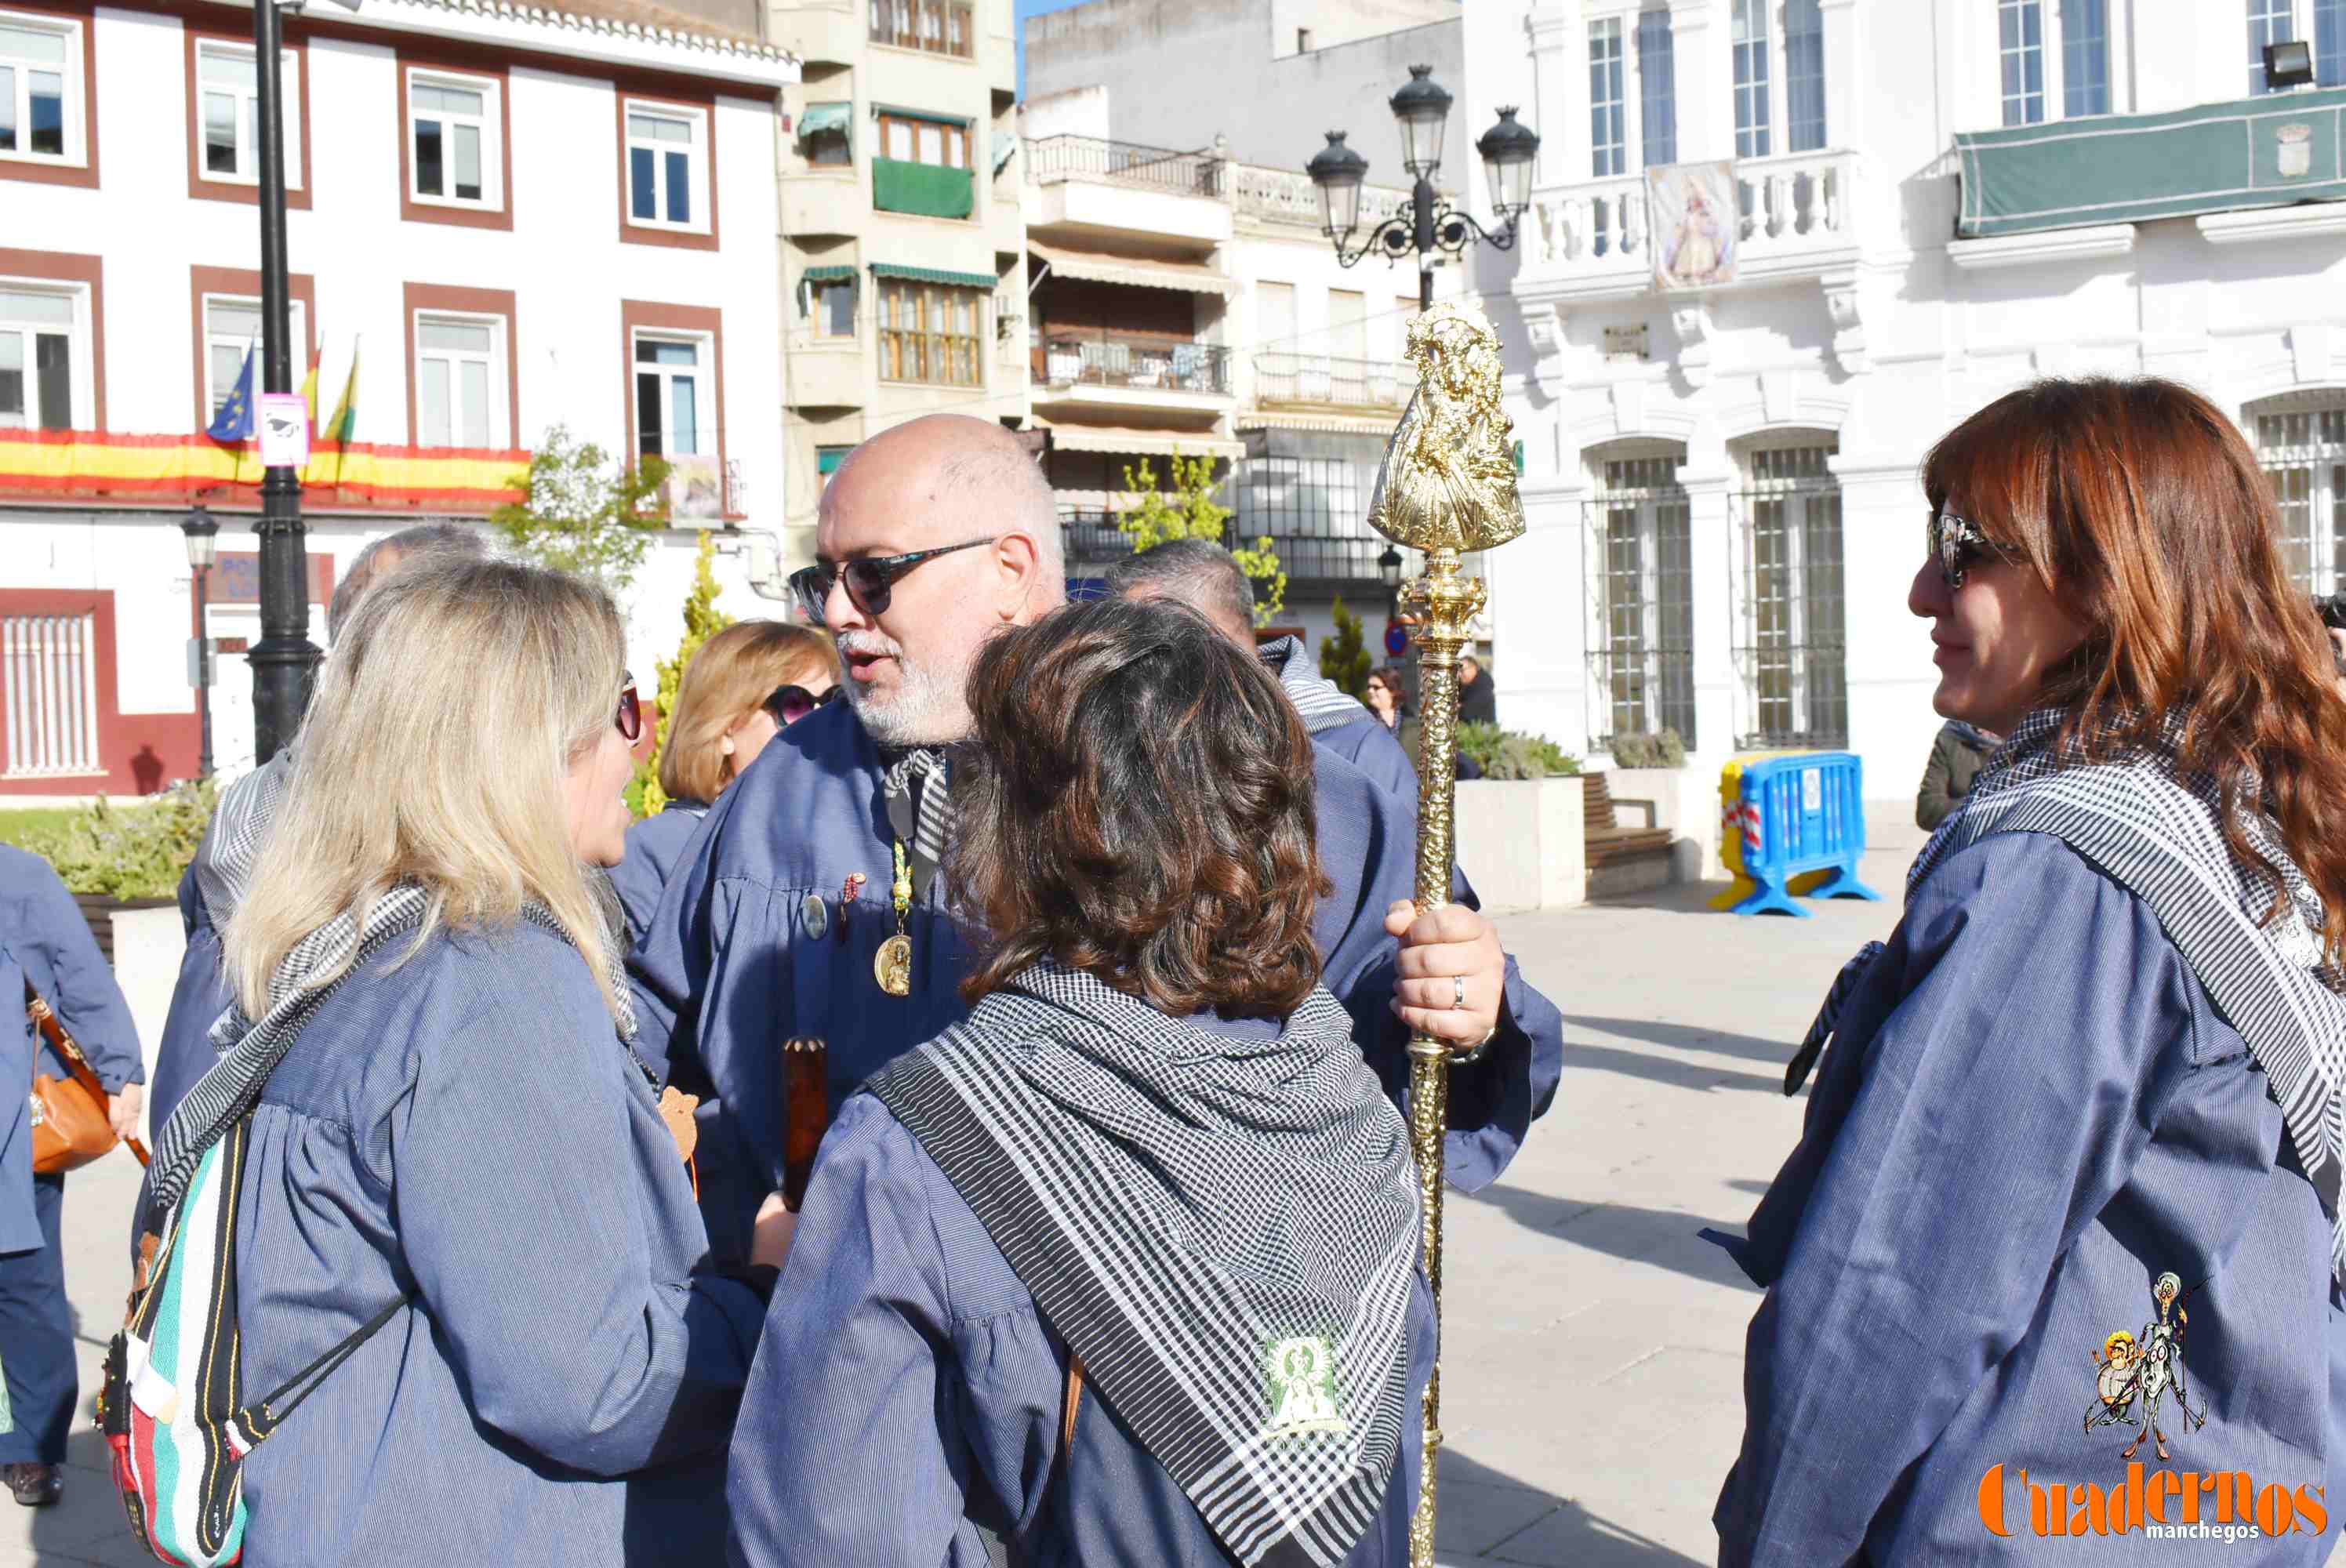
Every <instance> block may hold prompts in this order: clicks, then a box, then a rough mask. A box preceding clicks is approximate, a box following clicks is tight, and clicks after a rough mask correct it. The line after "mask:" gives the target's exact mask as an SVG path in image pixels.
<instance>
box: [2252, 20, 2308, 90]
mask: <svg viewBox="0 0 2346 1568" xmlns="http://www.w3.org/2000/svg"><path fill="white" fill-rule="evenodd" d="M2294 9H2295V7H2294V6H2293V5H2292V4H2291V0H2249V93H2250V94H2251V95H2255V94H2259V93H2269V92H2270V91H2272V89H2271V88H2270V87H2267V86H2266V85H2265V46H2266V45H2268V44H2293V43H2295V42H2296V41H2297V18H2296V17H2295V16H2294V15H2292V14H2291V13H2292V12H2293V10H2294Z"/></svg>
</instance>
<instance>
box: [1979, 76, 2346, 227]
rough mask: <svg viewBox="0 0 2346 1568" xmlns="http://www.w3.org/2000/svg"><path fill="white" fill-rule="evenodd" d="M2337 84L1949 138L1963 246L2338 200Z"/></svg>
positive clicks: (2343, 93) (2344, 141) (2342, 192)
mask: <svg viewBox="0 0 2346 1568" xmlns="http://www.w3.org/2000/svg"><path fill="white" fill-rule="evenodd" d="M2341 122H2346V88H2341V87H2331V88H2326V89H2323V90H2321V91H2316V92H2296V93H2280V94H2275V95H2273V96H2271V97H2258V98H2241V99H2239V100H2237V101H2234V102H2230V103H2220V104H2201V105H2199V106H2198V107H2194V108H2188V109H2170V110H2168V111H2166V112H2164V113H2160V114H2155V115H2096V116H2094V117H2091V118H2087V119H2077V120H2065V121H2061V122H2059V123H2057V124H2051V125H2033V126H2007V127H2004V128H2002V129H2000V130H1988V131H1968V132H1964V133H1963V134H1961V135H1958V136H1957V137H1955V156H1956V158H1957V159H1958V160H1959V162H1960V165H1961V170H1962V183H1963V206H1962V209H1961V211H1960V212H1959V213H1958V215H1957V217H1956V220H1955V233H1956V235H1957V237H1958V238H1961V239H1988V238H1992V237H1994V236H1996V235H2001V234H2034V233H2038V232H2041V231H2043V230H2045V229H2074V228H2077V227H2080V226H2083V225H2086V224H2092V223H2133V222H2137V221H2140V220H2141V219H2149V218H2186V217H2190V216H2192V215H2194V214H2197V213H2203V212H2234V211H2239V210H2242V209H2249V208H2257V207H2286V206H2289V205H2291V204H2293V203H2296V202H2300V201H2334V200H2337V199H2341V198H2346V125H2341Z"/></svg>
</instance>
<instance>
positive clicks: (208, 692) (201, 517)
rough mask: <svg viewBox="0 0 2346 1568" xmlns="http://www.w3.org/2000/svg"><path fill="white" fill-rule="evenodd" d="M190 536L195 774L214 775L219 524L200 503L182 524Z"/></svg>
mask: <svg viewBox="0 0 2346 1568" xmlns="http://www.w3.org/2000/svg"><path fill="white" fill-rule="evenodd" d="M179 532H180V533H181V534H183V535H186V536H187V541H188V571H189V574H190V575H192V576H193V577H194V579H195V589H196V657H195V659H194V661H193V670H192V674H193V675H194V677H195V682H196V722H197V727H198V728H199V731H200V732H201V735H202V740H201V749H200V750H199V752H198V753H197V759H196V777H197V778H199V779H209V778H210V777H211V776H212V640H211V639H212V629H211V626H209V624H208V622H207V617H206V616H205V614H204V597H205V596H204V588H205V580H206V579H207V578H209V576H210V575H211V573H212V563H213V562H214V561H215V560H217V559H218V551H219V524H218V523H217V522H215V521H213V518H212V514H210V513H209V512H208V511H206V510H205V509H204V508H202V507H200V506H199V507H197V508H196V509H195V510H194V511H193V512H190V513H189V514H188V518H187V521H186V522H184V523H182V524H179Z"/></svg>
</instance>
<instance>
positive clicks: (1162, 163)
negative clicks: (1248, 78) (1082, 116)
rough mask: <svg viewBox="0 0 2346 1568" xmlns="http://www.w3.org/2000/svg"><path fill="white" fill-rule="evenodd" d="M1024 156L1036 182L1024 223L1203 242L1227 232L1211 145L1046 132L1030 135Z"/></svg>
mask: <svg viewBox="0 0 2346 1568" xmlns="http://www.w3.org/2000/svg"><path fill="white" fill-rule="evenodd" d="M1022 156H1023V157H1024V158H1025V160H1026V183H1027V184H1029V185H1031V186H1033V187H1035V200H1034V202H1033V203H1032V204H1031V206H1030V209H1029V210H1028V212H1027V214H1026V223H1027V227H1028V228H1029V229H1035V230H1037V231H1039V232H1041V233H1043V234H1045V235H1046V236H1051V237H1056V238H1059V239H1080V238H1082V237H1085V236H1090V237H1091V238H1093V239H1099V238H1103V237H1108V236H1114V235H1117V234H1131V233H1141V234H1149V235H1154V236H1158V237H1160V238H1163V239H1170V240H1174V241H1176V242H1177V243H1189V244H1198V245H1206V246H1211V245H1218V244H1219V243H1221V242H1222V241H1223V240H1225V239H1229V237H1230V208H1229V201H1228V200H1227V199H1225V198H1224V195H1223V190H1222V169H1223V168H1224V164H1223V160H1222V159H1220V158H1216V157H1215V156H1214V155H1213V154H1212V153H1211V152H1209V151H1208V152H1181V151H1178V150H1176V149H1174V148H1161V147H1142V146H1139V145H1138V144H1137V143H1133V142H1121V141H1107V140H1104V139H1102V138H1100V137H1087V136H1046V137H1035V138H1033V139H1032V140H1029V141H1028V142H1027V143H1026V144H1025V150H1024V152H1023V154H1022Z"/></svg>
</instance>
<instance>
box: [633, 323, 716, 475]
mask: <svg viewBox="0 0 2346 1568" xmlns="http://www.w3.org/2000/svg"><path fill="white" fill-rule="evenodd" d="M708 360H709V345H708V344H707V343H706V342H705V341H703V340H701V339H699V338H668V337H652V336H649V335H643V336H638V337H637V339H636V452H637V454H638V455H639V456H643V457H662V458H667V459H669V460H670V461H674V460H675V459H677V458H679V457H695V456H700V455H704V454H713V453H715V452H716V450H717V441H716V432H715V431H713V430H711V429H709V427H708V421H707V420H706V419H705V418H704V417H703V414H702V410H703V409H705V408H708V407H710V406H712V405H711V404H710V402H709V398H708V396H707V392H708V390H709V383H708V380H707V377H708V369H707V364H708Z"/></svg>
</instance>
